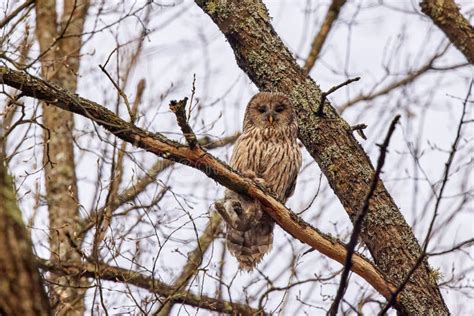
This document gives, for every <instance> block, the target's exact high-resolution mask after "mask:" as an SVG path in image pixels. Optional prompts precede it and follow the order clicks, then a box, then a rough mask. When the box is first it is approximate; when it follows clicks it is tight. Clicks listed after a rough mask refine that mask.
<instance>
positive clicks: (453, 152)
mask: <svg viewBox="0 0 474 316" xmlns="http://www.w3.org/2000/svg"><path fill="white" fill-rule="evenodd" d="M473 83H474V80H471V83H470V85H469V88H468V92H467V95H466V98H465V99H464V102H463V108H462V114H461V119H460V120H459V124H458V128H457V132H456V137H455V139H454V142H453V144H452V146H451V152H450V153H449V157H448V160H447V161H446V163H445V168H444V175H443V181H442V183H441V188H440V189H439V194H438V196H437V199H436V205H435V209H434V212H433V217H432V218H431V222H430V226H429V228H428V232H427V233H426V236H425V240H424V242H423V250H422V253H421V254H420V256H419V257H418V259H417V260H416V262H415V264H414V265H413V267H412V268H411V269H410V271H408V273H407V275H406V276H405V278H404V279H403V280H402V282H401V283H400V285H398V287H397V290H396V291H395V292H394V293H393V294H392V296H391V298H390V300H389V301H388V302H387V304H386V305H385V306H384V308H382V310H381V311H380V313H379V315H385V313H387V311H388V309H389V308H390V307H391V306H392V305H393V304H395V302H396V299H397V296H398V294H399V293H400V292H401V291H403V289H404V288H405V286H406V285H407V283H408V282H409V281H410V278H411V276H412V275H413V273H415V271H416V269H418V267H419V266H420V265H421V263H422V262H423V261H424V260H425V258H426V250H427V248H428V243H429V240H430V237H431V232H432V230H433V226H434V222H435V220H436V218H437V216H438V210H439V206H440V203H441V200H442V198H443V193H444V189H445V187H446V184H447V183H448V179H449V170H450V169H451V165H452V163H453V160H454V156H455V155H456V152H457V146H458V143H459V140H460V139H461V130H462V126H463V124H464V116H465V115H466V109H467V107H466V105H467V101H468V99H469V96H470V95H471V90H472V86H473Z"/></svg>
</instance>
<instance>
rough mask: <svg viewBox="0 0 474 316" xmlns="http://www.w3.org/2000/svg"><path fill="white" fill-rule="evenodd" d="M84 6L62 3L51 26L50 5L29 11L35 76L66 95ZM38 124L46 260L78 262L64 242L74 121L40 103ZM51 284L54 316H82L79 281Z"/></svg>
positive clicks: (70, 222)
mask: <svg viewBox="0 0 474 316" xmlns="http://www.w3.org/2000/svg"><path fill="white" fill-rule="evenodd" d="M88 6H89V1H88V0H78V1H74V0H65V1H64V12H63V15H62V17H61V21H60V23H57V14H56V1H55V0H38V1H37V2H36V6H35V8H36V37H37V38H38V42H39V45H40V61H41V74H42V76H43V78H45V79H48V80H51V81H57V82H61V84H62V85H63V86H64V87H65V88H67V89H68V90H70V91H75V90H76V87H77V73H78V70H79V62H80V59H79V52H80V49H81V46H82V44H81V34H82V30H83V25H84V21H85V16H86V13H87V9H88ZM43 120H44V126H45V127H46V128H47V131H45V132H44V134H43V139H44V144H45V146H44V152H43V160H44V163H45V184H46V200H47V203H48V212H49V229H50V234H49V236H50V238H49V242H50V248H51V260H53V261H56V262H68V261H74V262H76V263H79V262H80V261H81V258H80V256H79V254H78V253H77V251H76V250H75V249H74V247H72V245H71V244H70V242H69V240H68V237H67V236H71V237H72V236H76V235H77V232H78V229H79V225H78V223H79V221H80V216H79V206H78V202H77V201H78V192H77V180H76V166H75V162H74V146H73V130H74V118H73V115H72V113H70V112H67V111H63V110H62V109H59V108H57V107H54V106H49V105H48V104H47V103H43ZM71 237H69V238H71ZM77 244H80V242H77ZM51 279H52V281H53V282H54V283H55V284H56V285H55V286H53V289H54V292H55V293H54V294H55V296H56V298H55V299H57V300H59V304H57V308H56V310H55V314H58V315H65V314H67V315H83V312H84V302H83V294H84V293H85V290H83V289H81V287H80V285H81V281H80V280H79V279H74V278H64V277H56V276H55V275H54V274H52V275H51ZM58 284H59V285H58ZM53 297H54V296H53Z"/></svg>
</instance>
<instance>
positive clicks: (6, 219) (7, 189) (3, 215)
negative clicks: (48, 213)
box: [0, 150, 51, 315]
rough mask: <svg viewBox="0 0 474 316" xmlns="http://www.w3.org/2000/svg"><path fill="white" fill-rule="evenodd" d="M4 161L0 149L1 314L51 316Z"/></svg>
mask: <svg viewBox="0 0 474 316" xmlns="http://www.w3.org/2000/svg"><path fill="white" fill-rule="evenodd" d="M4 158H5V157H4V156H3V154H2V153H1V150H0V275H1V277H0V315H51V310H50V306H49V301H48V296H47V295H46V292H45V289H44V287H43V280H42V278H41V276H40V273H39V271H38V267H37V265H36V261H35V260H34V255H33V250H32V244H31V241H30V238H29V236H28V233H27V231H26V228H25V226H24V223H23V219H22V217H21V212H20V210H19V209H18V206H17V204H16V193H15V188H14V186H13V180H12V178H11V177H10V175H9V174H8V171H7V168H6V166H5V164H4Z"/></svg>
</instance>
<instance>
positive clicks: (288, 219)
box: [0, 66, 394, 297]
mask: <svg viewBox="0 0 474 316" xmlns="http://www.w3.org/2000/svg"><path fill="white" fill-rule="evenodd" d="M0 82H2V83H4V84H6V85H8V86H11V87H13V88H16V89H19V90H21V91H22V92H23V93H24V94H25V95H26V96H30V97H33V98H36V99H39V100H43V101H45V102H48V103H49V104H51V105H54V106H57V107H59V108H62V109H64V110H67V111H70V112H73V113H76V114H79V115H82V116H84V117H87V118H89V119H91V120H92V121H94V122H96V123H97V124H99V125H101V126H102V127H104V128H105V129H107V130H108V131H110V132H111V133H113V134H114V135H115V136H117V137H119V138H121V139H122V140H124V141H127V142H130V143H132V144H133V145H135V146H138V147H140V148H143V149H145V150H147V151H149V152H151V153H154V154H156V155H158V156H160V157H163V158H166V159H169V160H172V161H175V162H178V163H181V164H184V165H188V166H191V167H193V168H196V169H198V170H200V171H202V172H203V173H205V174H206V175H207V176H208V177H210V178H212V179H214V180H216V181H217V182H219V183H220V184H222V185H224V186H225V187H227V188H229V189H231V190H234V191H236V192H239V193H242V194H246V195H248V196H250V197H252V198H254V199H257V200H259V201H260V202H261V203H262V204H263V205H264V206H266V207H267V208H269V210H268V211H269V214H270V216H271V217H272V218H273V219H274V220H275V221H276V222H277V223H278V224H279V225H280V226H281V227H282V228H283V229H284V230H285V231H287V232H288V233H289V234H291V235H292V236H293V237H295V238H297V239H298V240H300V241H301V242H303V243H306V244H308V245H310V246H311V247H313V248H314V249H316V250H318V251H319V252H321V253H322V254H324V255H326V256H328V257H329V258H331V259H333V260H335V261H337V262H339V263H343V262H344V260H345V257H346V253H347V251H346V246H345V245H344V244H343V243H342V242H340V241H338V240H336V239H334V238H332V237H330V236H328V235H325V234H323V233H321V232H319V231H318V230H317V229H315V228H314V227H312V226H311V225H310V224H308V223H306V222H304V221H303V220H302V219H301V218H299V217H298V216H296V215H295V214H294V213H293V212H291V211H290V210H288V209H287V208H286V207H285V206H284V205H283V204H281V203H280V202H279V201H278V200H276V199H275V198H273V197H272V196H271V195H269V194H267V193H265V192H264V191H263V190H262V189H261V188H260V187H259V186H257V185H256V184H255V183H254V182H252V181H250V180H249V179H246V178H244V177H242V176H240V175H239V174H238V173H236V172H235V171H233V170H232V169H231V168H230V167H229V166H227V165H226V164H224V163H223V162H221V161H220V160H218V159H216V158H214V157H213V156H212V155H210V154H209V153H208V152H206V151H205V150H204V149H203V148H201V147H200V146H197V147H196V148H195V149H190V148H189V147H188V146H185V145H182V144H180V143H177V142H175V141H172V140H169V139H167V138H166V137H164V136H163V135H161V134H159V133H150V132H148V131H145V130H143V129H141V128H139V127H137V126H135V125H133V124H131V123H129V122H126V121H125V120H122V119H121V118H119V117H118V116H117V115H115V114H114V113H113V112H111V111H110V110H108V109H106V108H105V107H103V106H101V105H99V104H97V103H95V102H93V101H89V100H87V99H84V98H81V97H79V96H76V95H74V94H72V93H70V92H68V91H67V90H65V89H63V88H61V87H59V86H57V85H55V84H52V83H48V82H46V81H44V80H41V79H39V78H36V77H34V76H31V75H26V74H24V73H22V72H19V71H15V70H11V69H9V68H7V67H3V66H2V67H0ZM352 271H354V272H355V273H357V274H358V275H360V276H361V277H362V278H364V279H365V280H366V281H367V282H368V283H369V284H371V285H372V286H373V287H374V288H375V289H376V290H377V291H378V292H379V293H381V294H382V295H383V296H385V297H389V296H390V295H391V291H392V289H394V286H393V285H392V284H390V283H388V282H386V281H385V279H384V278H383V277H382V275H381V274H380V272H379V271H378V270H377V269H376V268H375V267H374V266H373V265H372V264H371V263H370V262H369V261H368V260H367V259H365V258H364V257H362V256H361V255H354V257H353V267H352Z"/></svg>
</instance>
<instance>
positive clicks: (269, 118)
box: [268, 115, 273, 125]
mask: <svg viewBox="0 0 474 316" xmlns="http://www.w3.org/2000/svg"><path fill="white" fill-rule="evenodd" d="M268 121H269V122H270V124H271V125H273V115H269V116H268Z"/></svg>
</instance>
